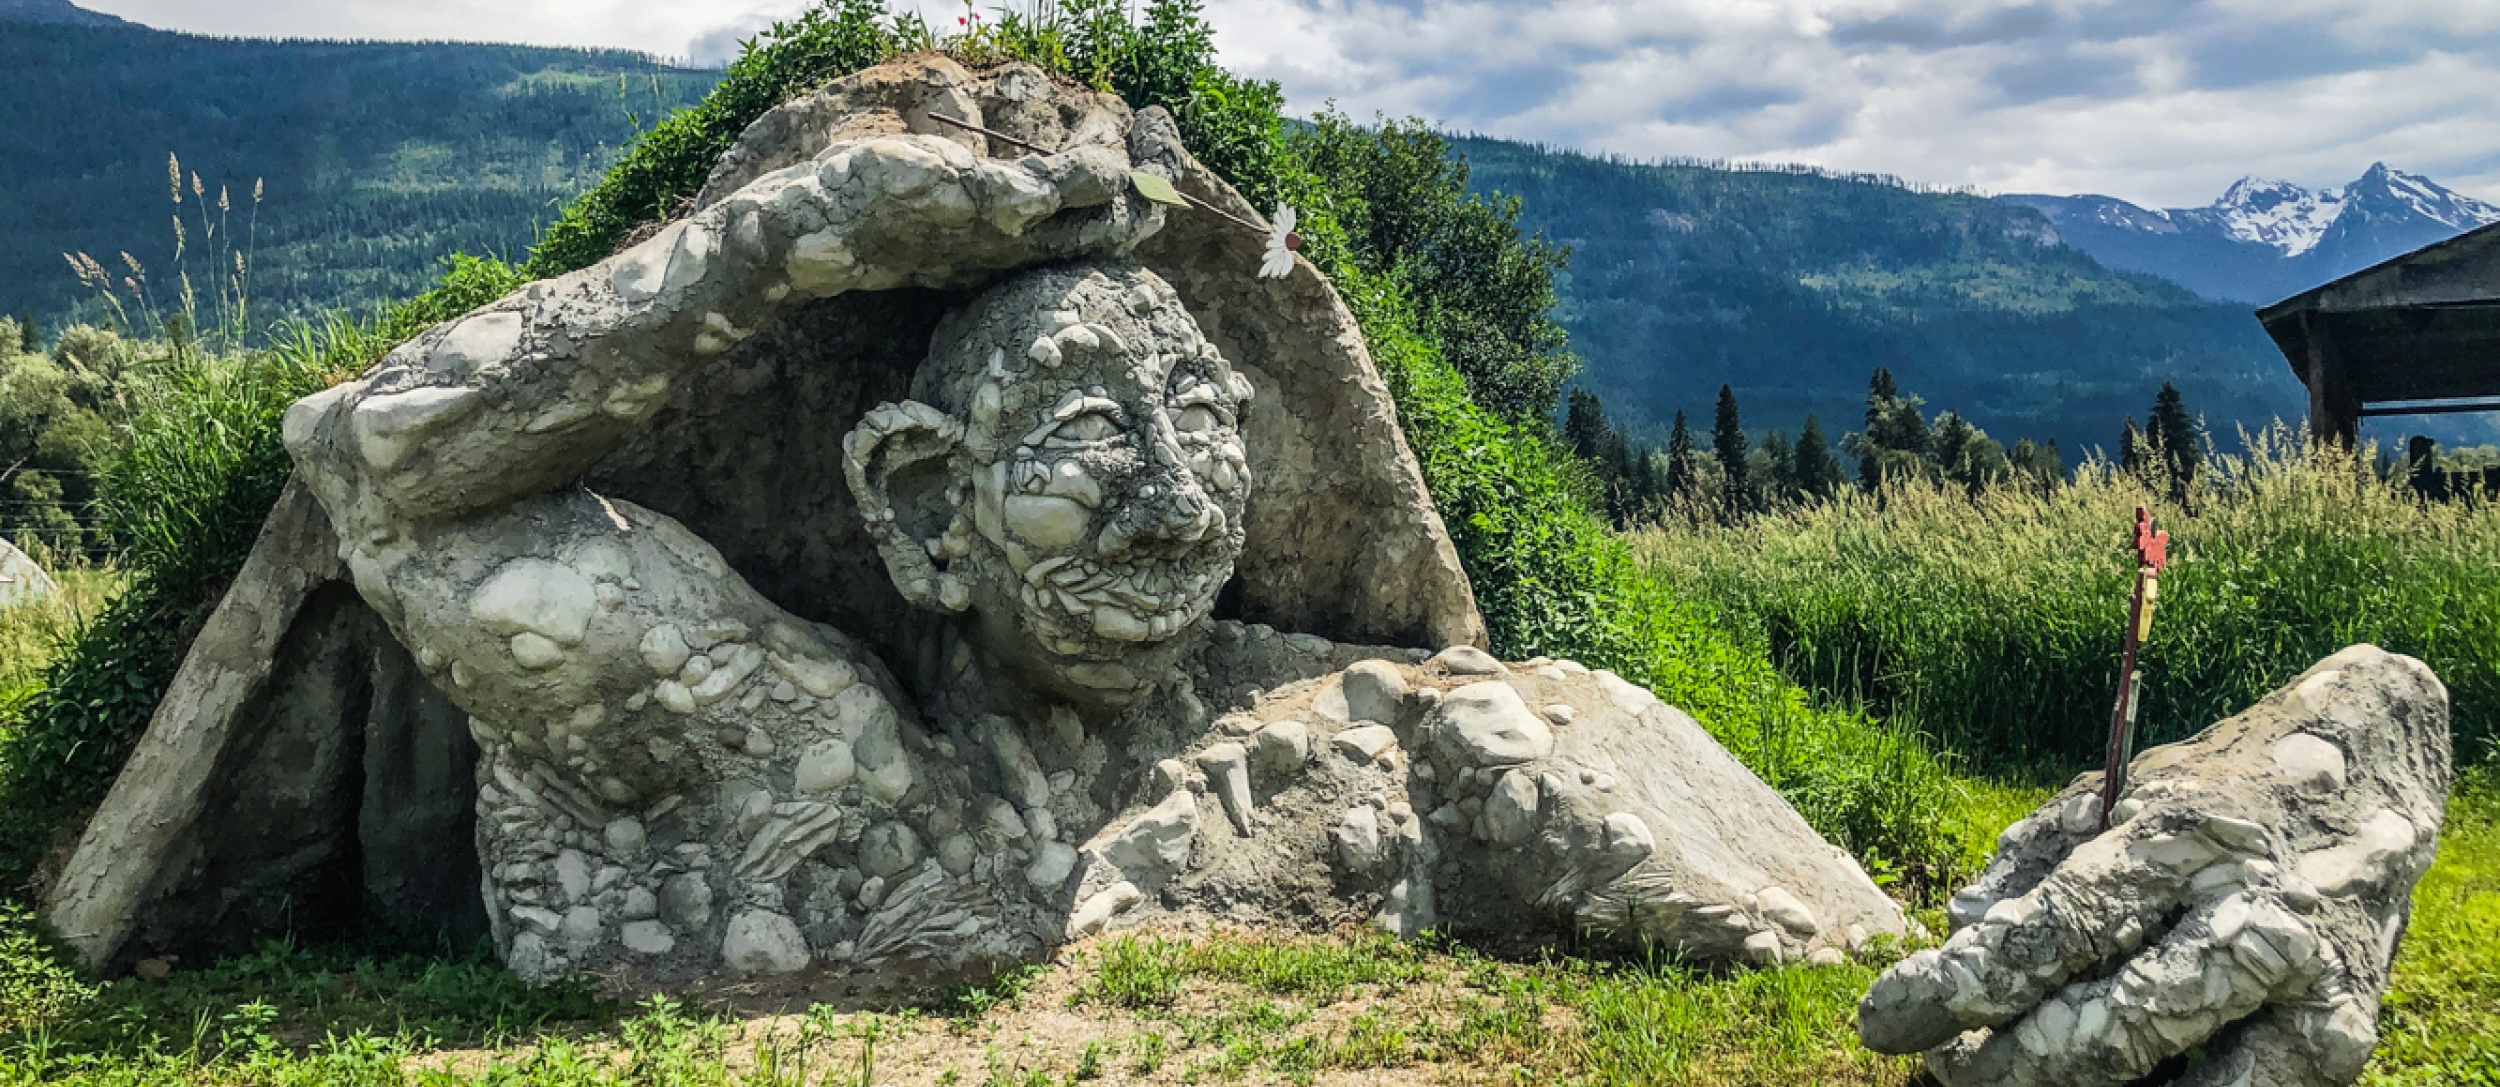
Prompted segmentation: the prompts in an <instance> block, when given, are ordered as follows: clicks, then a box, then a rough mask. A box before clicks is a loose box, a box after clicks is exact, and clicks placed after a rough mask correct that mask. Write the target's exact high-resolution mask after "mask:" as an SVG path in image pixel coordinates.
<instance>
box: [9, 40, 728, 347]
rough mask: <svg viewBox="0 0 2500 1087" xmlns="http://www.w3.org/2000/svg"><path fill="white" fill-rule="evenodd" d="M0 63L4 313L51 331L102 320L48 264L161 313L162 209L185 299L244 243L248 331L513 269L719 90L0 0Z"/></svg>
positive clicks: (574, 67) (567, 54)
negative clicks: (469, 257)
mask: <svg viewBox="0 0 2500 1087" xmlns="http://www.w3.org/2000/svg"><path fill="white" fill-rule="evenodd" d="M0 71H6V72H8V73H9V75H8V78H7V79H0V117H6V118H8V154H6V155H0V226H5V229H0V313H5V314H8V315H12V316H15V315H19V314H28V313H31V314H33V315H35V316H37V317H38V318H39V319H40V320H41V321H42V323H43V324H45V325H46V326H48V327H53V328H57V327H59V325H60V323H61V322H62V321H65V320H77V319H85V320H91V321H93V320H101V319H103V318H104V317H105V316H106V315H107V313H108V312H109V311H108V308H107V307H106V306H104V305H103V304H102V303H101V301H100V300H99V299H97V298H95V297H94V296H93V295H92V294H91V293H90V292H88V291H85V290H82V289H81V288H80V286H79V283H78V280H77V279H76V278H75V277H74V276H73V275H72V274H71V271H70V267H69V265H68V264H66V263H64V262H63V260H62V255H63V254H64V253H86V254H89V255H91V256H93V257H94V258H95V259H96V260H98V261H100V262H102V263H103V264H105V265H108V266H110V267H111V268H112V270H113V276H114V278H115V280H116V281H117V283H118V282H119V281H121V280H122V279H124V278H129V279H133V280H135V279H137V278H139V277H138V275H137V274H136V271H135V269H134V265H135V268H141V269H145V270H146V272H147V284H146V285H147V288H148V291H149V292H150V294H151V296H152V297H153V298H154V300H155V303H156V304H157V305H158V306H159V307H160V308H164V307H170V306H172V305H173V304H174V300H175V299H176V298H177V297H178V296H179V294H180V283H179V276H178V273H179V272H182V271H184V270H186V269H185V268H184V267H182V266H178V265H177V264H176V263H175V261H174V237H173V225H172V221H171V220H170V219H169V218H168V216H169V214H171V213H175V212H179V213H181V215H182V217H183V220H184V223H185V227H186V229H187V231H188V233H189V239H188V241H189V244H188V247H187V252H186V253H185V257H184V261H183V264H184V265H187V271H188V272H189V274H190V276H191V278H192V281H193V286H194V287H195V289H196V290H197V291H198V293H199V295H200V296H201V297H202V298H203V299H206V298H211V297H214V295H213V293H212V292H213V290H214V287H215V280H216V277H218V276H219V274H220V272H221V271H222V268H221V267H220V266H221V265H230V263H231V261H230V258H231V256H232V255H233V254H227V253H223V252H222V249H223V246H224V245H225V244H228V243H234V244H236V245H237V248H248V249H249V250H250V252H249V254H248V257H249V259H250V266H251V269H252V276H251V284H252V294H253V305H252V316H253V321H254V323H255V324H256V325H265V324H266V323H267V322H269V321H270V320H272V319H274V318H277V317H281V316H286V315H291V314H306V313H311V312H315V311H318V310H320V309H323V308H326V307H332V306H346V307H350V308H354V309H362V308H364V307H368V306H370V305H373V304H375V303H378V302H382V301H385V300H390V299H396V298H402V297H406V296H407V295H410V294H413V293H415V292H416V291H418V290H420V289H422V288H423V287H424V286H425V285H426V284H427V283H428V282H430V281H431V280H432V279H433V277H434V276H435V274H436V273H437V272H439V271H440V269H441V261H442V259H443V258H444V257H445V256H447V255H449V254H451V253H453V252H458V251H464V250H465V251H467V252H470V253H474V254H488V253H492V254H495V255H499V256H507V257H517V256H520V255H521V254H523V253H525V252H526V251H527V250H528V248H529V246H530V244H531V243H532V242H533V241H534V240H535V238H536V231H537V228H538V226H539V225H540V224H544V223H547V222H551V221H553V220H554V218H555V216H556V214H557V212H558V211H559V210H560V209H561V208H562V206H563V204H564V202H565V201H567V200H569V199H571V198H572V197H573V195H574V194H576V193H578V192H580V191H581V190H582V189H583V188H585V187H587V186H588V185H589V184H590V183H591V182H593V181H595V180H597V179H598V177H599V176H600V175H601V174H602V173H604V172H605V171H606V170H607V167H608V164H609V163H610V162H612V161H614V159H615V156H616V154H617V152H618V151H620V150H621V149H622V148H623V147H624V146H625V144H626V143H627V142H628V141H630V140H632V139H633V138H634V136H635V134H636V133H637V132H638V131H640V130H641V129H646V128H649V127H650V126H651V125H653V124H655V123H657V121H658V120H659V118H661V117H662V116H665V115H666V114H667V113H668V112H669V111H670V110H673V109H675V108H677V107H679V106H682V105H686V104H689V103H691V102H694V101H696V100H698V99H700V98H701V97H702V96H703V95H704V94H705V93H706V92H708V91H710V90H711V88H712V85H713V84H714V83H715V82H717V81H718V80H719V78H720V73H718V72H690V71H684V70H679V69H674V68H670V67H667V66H666V65H664V64H661V63H659V62H657V61H655V60H653V59H652V58H650V57H647V56H644V55H641V54H638V53H628V52H620V51H613V50H588V49H564V48H540V47H534V46H515V45H469V44H450V43H440V42H427V43H416V42H411V43H388V42H323V41H247V40H237V39H230V38H211V37H202V36H198V35H192V34H180V33H173V32H169V31H162V30H154V29H150V28H148V27H144V26H140V25H138V24H135V23H129V22H125V21H123V20H120V19H116V18H114V17H112V16H109V15H99V14H96V13H94V12H89V11H85V10H83V9H80V8H77V7H74V6H72V5H71V4H69V3H68V2H66V0H0ZM169 154H171V155H173V156H176V157H178V158H179V159H180V162H181V167H182V171H183V174H184V175H185V177H184V187H185V192H184V194H183V196H184V202H183V203H182V204H180V205H179V206H177V205H175V204H174V203H173V201H172V199H171V196H172V194H171V193H169V192H168V191H167V188H166V158H167V156H168V155H169ZM192 175H197V177H198V179H199V181H200V184H201V186H202V191H201V192H200V193H199V194H197V195H194V194H192V193H191V192H189V191H188V188H189V184H190V179H191V176H192ZM256 189H258V190H259V192H260V194H261V196H262V199H261V200H260V201H259V202H258V203H257V204H255V202H254V201H253V199H252V197H253V194H254V192H255V190H256ZM221 192H222V194H223V195H224V196H225V198H226V201H227V203H228V205H229V206H230V208H231V211H229V212H227V213H225V215H223V216H222V218H223V219H224V220H225V229H223V230H221V231H220V233H219V234H218V236H217V237H215V238H211V237H209V228H210V227H211V226H212V225H214V224H213V222H212V221H213V220H216V219H219V218H221V217H220V215H219V213H218V211H217V202H218V200H219V197H220V195H221ZM202 213H206V214H207V216H208V220H203V219H202V218H201V215H202ZM125 253H127V254H129V260H128V261H125V260H124V258H123V254H125ZM124 293H128V292H127V289H125V292H124Z"/></svg>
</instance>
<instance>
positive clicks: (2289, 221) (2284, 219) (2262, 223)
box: [2206, 177, 2344, 257]
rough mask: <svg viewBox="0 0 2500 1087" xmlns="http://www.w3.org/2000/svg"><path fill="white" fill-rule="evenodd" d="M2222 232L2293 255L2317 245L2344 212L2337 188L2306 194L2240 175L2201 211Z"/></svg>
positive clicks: (2284, 184) (2288, 184)
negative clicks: (2203, 211) (2204, 210)
mask: <svg viewBox="0 0 2500 1087" xmlns="http://www.w3.org/2000/svg"><path fill="white" fill-rule="evenodd" d="M2206 210H2207V211H2208V212H2210V213H2211V214H2212V215H2213V217H2214V219H2215V221H2216V223H2217V225H2219V226H2221V227H2222V230H2223V232H2224V233H2226V234H2229V235H2230V236H2231V237H2234V238H2237V239H2239V240H2241V241H2244V242H2256V243H2257V244H2259V245H2264V246H2270V247H2272V248H2275V249H2279V250H2282V252H2283V255H2284V256H2287V257H2297V256H2299V255H2301V254H2303V253H2306V252H2308V251H2310V250H2312V249H2315V248H2317V247H2318V240H2319V239H2321V238H2324V237H2326V230H2327V228H2328V227H2330V226H2333V225H2335V217H2336V216H2338V215H2341V214H2343V212H2344V192H2343V190H2341V189H2318V190H2314V191H2313V190H2310V189H2304V188H2301V187H2300V186H2298V185H2294V184H2292V183H2291V182H2289V181H2268V180H2266V179H2264V178H2261V177H2243V178H2241V179H2239V180H2238V181H2235V182H2232V183H2231V187H2230V188H2229V189H2228V190H2225V191H2224V192H2223V194H2222V199H2220V200H2216V201H2214V202H2213V204H2212V205H2211V206H2210V207H2208V208H2207V209H2206Z"/></svg>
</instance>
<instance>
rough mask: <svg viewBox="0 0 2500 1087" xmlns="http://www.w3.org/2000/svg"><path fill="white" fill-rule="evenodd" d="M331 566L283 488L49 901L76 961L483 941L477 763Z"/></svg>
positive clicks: (302, 509)
mask: <svg viewBox="0 0 2500 1087" xmlns="http://www.w3.org/2000/svg"><path fill="white" fill-rule="evenodd" d="M337 552H338V540H337V537H336V536H335V535H334V534H333V533H332V532H331V530H330V522H329V518H328V517H327V516H326V515H325V514H324V513H323V512H322V510H321V507H320V506H319V505H318V504H316V503H315V502H314V501H313V499H312V496H311V494H310V493H309V492H307V491H306V490H305V489H304V488H303V487H301V486H300V485H291V486H289V487H288V488H287V490H286V491H285V493H284V494H283V496H282V497H281V498H280V499H279V501H278V505H277V508H276V509H275V511H274V512H272V513H271V515H270V518H269V523H268V525H267V527H266V528H264V529H263V530H262V533H261V537H260V543H259V546H258V547H257V548H256V549H255V551H254V552H253V557H252V559H251V561H249V562H247V563H246V564H245V565H244V567H243V570H242V572H241V573H239V574H238V575H237V576H236V578H235V581H234V585H233V586H232V587H231V588H230V589H228V591H227V593H226V597H225V599H224V600H223V601H222V602H221V603H220V604H219V605H218V607H217V610H216V611H215V612H214V613H213V614H211V616H210V617H209V620H208V623H207V624H206V625H205V626H204V627H203V628H202V629H201V631H200V633H199V635H198V637H197V638H196V639H195V640H194V641H193V643H192V649H191V653H190V655H189V656H188V657H187V658H186V659H185V660H184V662H183V666H182V669H181V670H180V671H179V672H178V673H177V674H176V675H175V677H174V682H173V685H172V686H171V687H170V688H169V689H168V690H167V692H166V694H165V697H164V700H163V701H162V702H160V703H159V704H158V706H157V710H156V713H155V715H154V717H153V718H152V720H151V722H150V724H149V727H148V731H147V733H146V736H145V738H144V739H143V740H142V741H141V743H140V744H139V747H138V749H137V750H136V752H135V753H134V754H133V755H132V757H131V760H130V762H129V763H128V764H127V765H126V766H125V767H124V769H123V771H122V773H121V776H120V777H119V778H117V779H116V780H115V781H114V784H113V789H112V791H111V793H110V794H109V795H108V796H107V797H106V799H105V802H104V805H103V807H102V808H101V809H100V810H99V814H98V815H97V817H96V818H95V819H94V820H93V821H91V822H90V823H89V824H88V826H87V827H86V830H85V832H84V834H83V836H82V837H81V838H80V839H79V842H78V845H77V848H76V851H75V852H74V853H72V854H71V856H70V860H69V861H68V863H67V865H66V866H65V867H64V868H63V870H62V872H61V874H60V875H59V876H58V877H57V878H56V879H55V880H54V881H53V883H52V886H51V888H50V889H49V894H48V896H47V900H48V901H49V903H50V904H51V910H50V917H51V920H52V923H53V924H54V925H55V926H56V927H57V928H58V929H59V930H60V931H61V933H62V935H63V936H64V937H66V938H67V939H68V940H69V941H70V942H71V944H72V945H73V946H76V947H77V948H78V949H79V950H80V951H81V952H83V953H84V954H85V955H86V956H87V957H88V958H89V959H90V960H91V961H93V962H95V963H97V964H99V965H107V966H111V965H119V964H122V963H127V962H129V961H131V960H134V959H138V958H143V957H147V956H149V955H154V954H161V953H167V952H176V951H180V952H199V951H206V950H246V949H248V948H250V947H251V946H252V945H253V943H254V942H255V941H257V940H258V939H260V938H263V937H265V936H267V935H269V934H270V928H269V925H270V922H271V920H272V919H274V918H283V919H285V920H286V921H287V922H288V923H289V924H290V925H291V926H292V927H293V929H294V930H295V931H298V932H302V933H305V934H317V933H320V932H321V931H323V930H324V929H325V928H333V927H336V926H341V925H346V924H350V923H361V922H362V921H365V920H378V921H381V922H382V923H384V924H386V925H388V926H391V927H395V928H398V929H400V930H402V931H403V932H404V933H405V934H408V935H411V936H416V937H421V938H431V937H442V938H447V939H449V940H451V941H453V942H454V943H459V944H465V943H468V942H470V941H474V940H475V939H477V938H478V937H480V936H482V935H484V934H485V931H486V918H485V913H484V911H483V909H482V908H481V907H480V905H479V903H478V900H477V894H476V887H477V879H478V868H477V856H476V852H475V851H474V850H473V849H472V848H470V846H469V838H470V834H471V829H470V828H471V826H472V825H473V824H474V822H475V816H474V814H473V811H472V807H471V796H472V789H471V786H470V776H471V774H472V772H473V770H472V767H473V764H474V763H475V760H476V758H477V751H476V748H475V747H474V746H473V745H472V744H471V743H470V742H469V738H468V735H467V731H466V729H465V728H463V727H462V726H461V720H462V718H461V716H460V715H459V714H458V712H457V711H456V710H455V709H454V708H453V707H452V706H451V705H450V703H449V702H448V701H447V700H445V699H444V698H443V696H442V695H441V693H440V692H438V691H435V690H434V689H433V687H432V686H431V684H429V683H427V682H426V681H425V679H424V678H423V677H422V676H420V675H418V674H417V673H416V671H415V668H414V666H413V663H412V662H411V661H410V660H409V659H408V654H407V651H406V650H404V649H402V648H400V646H399V643H398V642H396V641H394V640H392V638H391V637H390V636H389V634H388V632H387V631H385V630H384V629H383V628H382V624H381V623H380V622H379V621H378V620H377V619H376V618H375V617H374V615H373V613H372V612H371V610H370V609H368V608H366V607H365V606H364V604H363V603H362V602H361V601H359V600H357V599H356V596H355V594H354V593H353V592H352V591H351V590H350V589H349V588H348V587H347V586H346V585H345V584H344V583H343V582H340V581H338V580H336V579H337V577H338V573H339V570H338V558H337ZM366 908H371V909H375V910H378V911H379V914H378V916H367V917H360V916H359V913H360V911H361V910H363V909H366Z"/></svg>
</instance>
